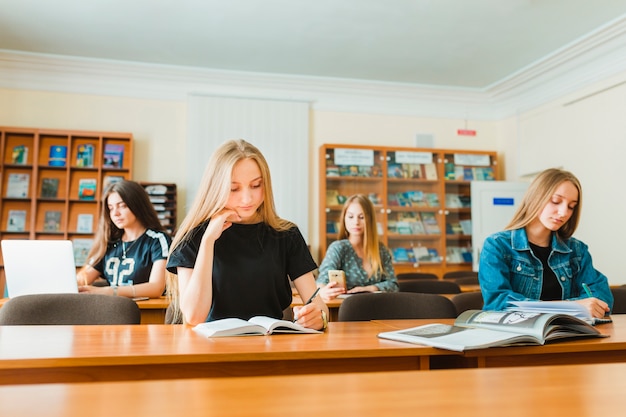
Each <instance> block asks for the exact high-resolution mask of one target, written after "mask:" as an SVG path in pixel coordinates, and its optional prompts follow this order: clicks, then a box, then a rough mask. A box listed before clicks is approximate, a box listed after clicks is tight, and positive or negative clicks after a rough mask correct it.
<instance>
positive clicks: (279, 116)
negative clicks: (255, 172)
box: [186, 95, 309, 242]
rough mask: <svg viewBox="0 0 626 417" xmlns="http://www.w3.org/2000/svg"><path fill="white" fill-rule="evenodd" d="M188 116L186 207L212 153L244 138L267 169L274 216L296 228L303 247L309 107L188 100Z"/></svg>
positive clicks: (226, 99) (242, 100)
mask: <svg viewBox="0 0 626 417" xmlns="http://www.w3.org/2000/svg"><path fill="white" fill-rule="evenodd" d="M188 115H189V119H188V129H187V132H188V137H187V166H186V170H187V175H186V177H187V207H189V206H190V204H191V202H192V201H193V198H194V197H195V195H196V191H197V189H198V186H199V183H200V179H201V177H202V173H203V172H204V168H205V166H206V163H207V161H208V159H209V157H210V156H211V154H212V153H213V151H214V150H215V149H216V148H217V147H218V146H219V145H221V144H222V143H223V142H224V141H226V140H229V139H244V140H246V141H248V142H250V143H252V144H253V145H254V146H256V147H257V148H259V149H260V150H261V152H262V153H263V155H264V156H265V159H266V160H267V163H268V164H269V167H270V173H271V176H272V188H273V190H274V201H275V204H276V210H277V211H278V215H279V216H280V217H282V218H285V219H287V220H290V221H292V222H294V223H296V224H297V225H298V226H299V228H300V230H301V232H302V234H303V235H304V237H305V239H307V242H308V214H309V189H308V174H309V162H308V161H309V159H308V142H309V103H306V102H296V101H280V100H262V99H248V98H231V97H213V96H202V95H190V96H189V98H188Z"/></svg>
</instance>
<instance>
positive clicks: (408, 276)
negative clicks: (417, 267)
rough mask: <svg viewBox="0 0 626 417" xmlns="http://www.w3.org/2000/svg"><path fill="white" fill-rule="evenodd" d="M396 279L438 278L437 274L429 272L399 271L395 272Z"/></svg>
mask: <svg viewBox="0 0 626 417" xmlns="http://www.w3.org/2000/svg"><path fill="white" fill-rule="evenodd" d="M396 278H397V279H398V281H410V280H414V279H439V277H438V276H437V274H432V273H430V272H401V273H399V274H396Z"/></svg>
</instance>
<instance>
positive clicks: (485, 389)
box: [0, 364, 626, 417]
mask: <svg viewBox="0 0 626 417" xmlns="http://www.w3.org/2000/svg"><path fill="white" fill-rule="evenodd" d="M625 374H626V364H612V365H606V364H594V365H588V364H587V365H570V366H545V367H534V368H496V369H462V370H442V371H437V372H376V373H360V374H354V373H348V374H327V375H316V374H313V375H289V376H264V377H238V378H219V379H218V378H204V379H186V380H174V381H132V382H129V381H126V382H93V383H89V384H81V383H71V384H41V385H21V386H17V385H13V386H3V387H1V388H0V415H2V416H36V415H45V416H48V417H74V416H76V417H79V416H80V417H82V416H84V415H86V413H88V414H89V415H90V416H93V417H100V416H103V417H104V416H106V417H108V416H111V415H123V416H133V415H135V416H151V417H160V416H168V417H169V416H172V415H184V416H187V417H196V416H197V417H205V416H212V415H220V416H255V417H266V416H268V417H270V416H271V417H275V416H283V415H295V416H298V417H308V416H313V417H320V416H328V415H343V416H364V417H370V416H371V417H378V416H415V415H421V414H426V415H437V416H440V417H456V416H467V415H472V416H482V417H490V416H497V417H500V416H503V415H505V416H507V417H526V416H533V417H553V416H555V415H556V416H559V415H563V416H568V417H586V416H590V415H600V416H618V415H622V414H621V413H622V412H623V405H622V402H621V401H620V399H621V397H622V395H623V393H624V392H625V391H626V378H624V375H625ZM34 399H35V400H34Z"/></svg>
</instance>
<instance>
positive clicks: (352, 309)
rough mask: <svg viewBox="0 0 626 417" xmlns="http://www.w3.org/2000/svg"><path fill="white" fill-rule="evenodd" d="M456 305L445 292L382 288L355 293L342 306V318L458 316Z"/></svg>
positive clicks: (377, 318)
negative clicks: (382, 289) (443, 293)
mask: <svg viewBox="0 0 626 417" xmlns="http://www.w3.org/2000/svg"><path fill="white" fill-rule="evenodd" d="M455 317H456V308H455V307H454V304H452V301H450V300H449V299H448V298H446V297H444V296H443V295H438V294H419V293H409V292H383V293H379V294H376V293H366V294H355V295H352V296H350V297H348V298H346V299H345V300H343V302H342V303H341V305H340V306H339V321H368V320H392V319H429V318H432V319H438V318H455Z"/></svg>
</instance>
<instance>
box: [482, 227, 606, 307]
mask: <svg viewBox="0 0 626 417" xmlns="http://www.w3.org/2000/svg"><path fill="white" fill-rule="evenodd" d="M551 247H552V251H551V252H550V256H549V257H548V265H549V266H550V269H552V270H553V271H554V273H555V275H556V276H557V278H558V280H559V284H561V288H562V294H561V299H563V300H579V299H582V298H586V297H587V294H586V293H585V291H584V290H583V287H582V284H583V283H586V284H587V285H588V286H589V288H590V289H591V293H592V294H593V296H594V297H596V298H599V299H601V300H602V301H604V302H606V303H607V304H608V305H609V307H610V308H611V309H612V308H613V295H612V293H611V290H610V288H609V283H608V280H607V278H606V276H604V275H603V274H602V273H600V272H599V271H597V270H596V269H595V268H594V267H593V264H592V262H591V255H590V254H589V251H588V250H587V245H586V244H584V243H583V242H581V241H580V240H577V239H575V238H569V239H567V240H566V241H563V240H561V239H560V238H559V237H558V236H557V234H556V233H553V234H552V243H551ZM478 279H479V282H480V288H481V291H482V293H483V299H484V303H485V304H484V307H483V308H484V309H485V310H504V309H506V308H507V307H508V306H509V304H508V303H509V301H527V300H539V297H540V296H541V286H542V284H543V266H542V264H541V261H540V260H539V259H538V258H537V257H535V255H534V254H533V253H532V251H531V250H530V245H529V243H528V236H527V235H526V230H525V229H524V228H521V229H516V230H505V231H502V232H498V233H494V234H493V235H491V236H489V237H487V239H485V242H484V245H483V248H482V251H481V253H480V265H479V268H478Z"/></svg>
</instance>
